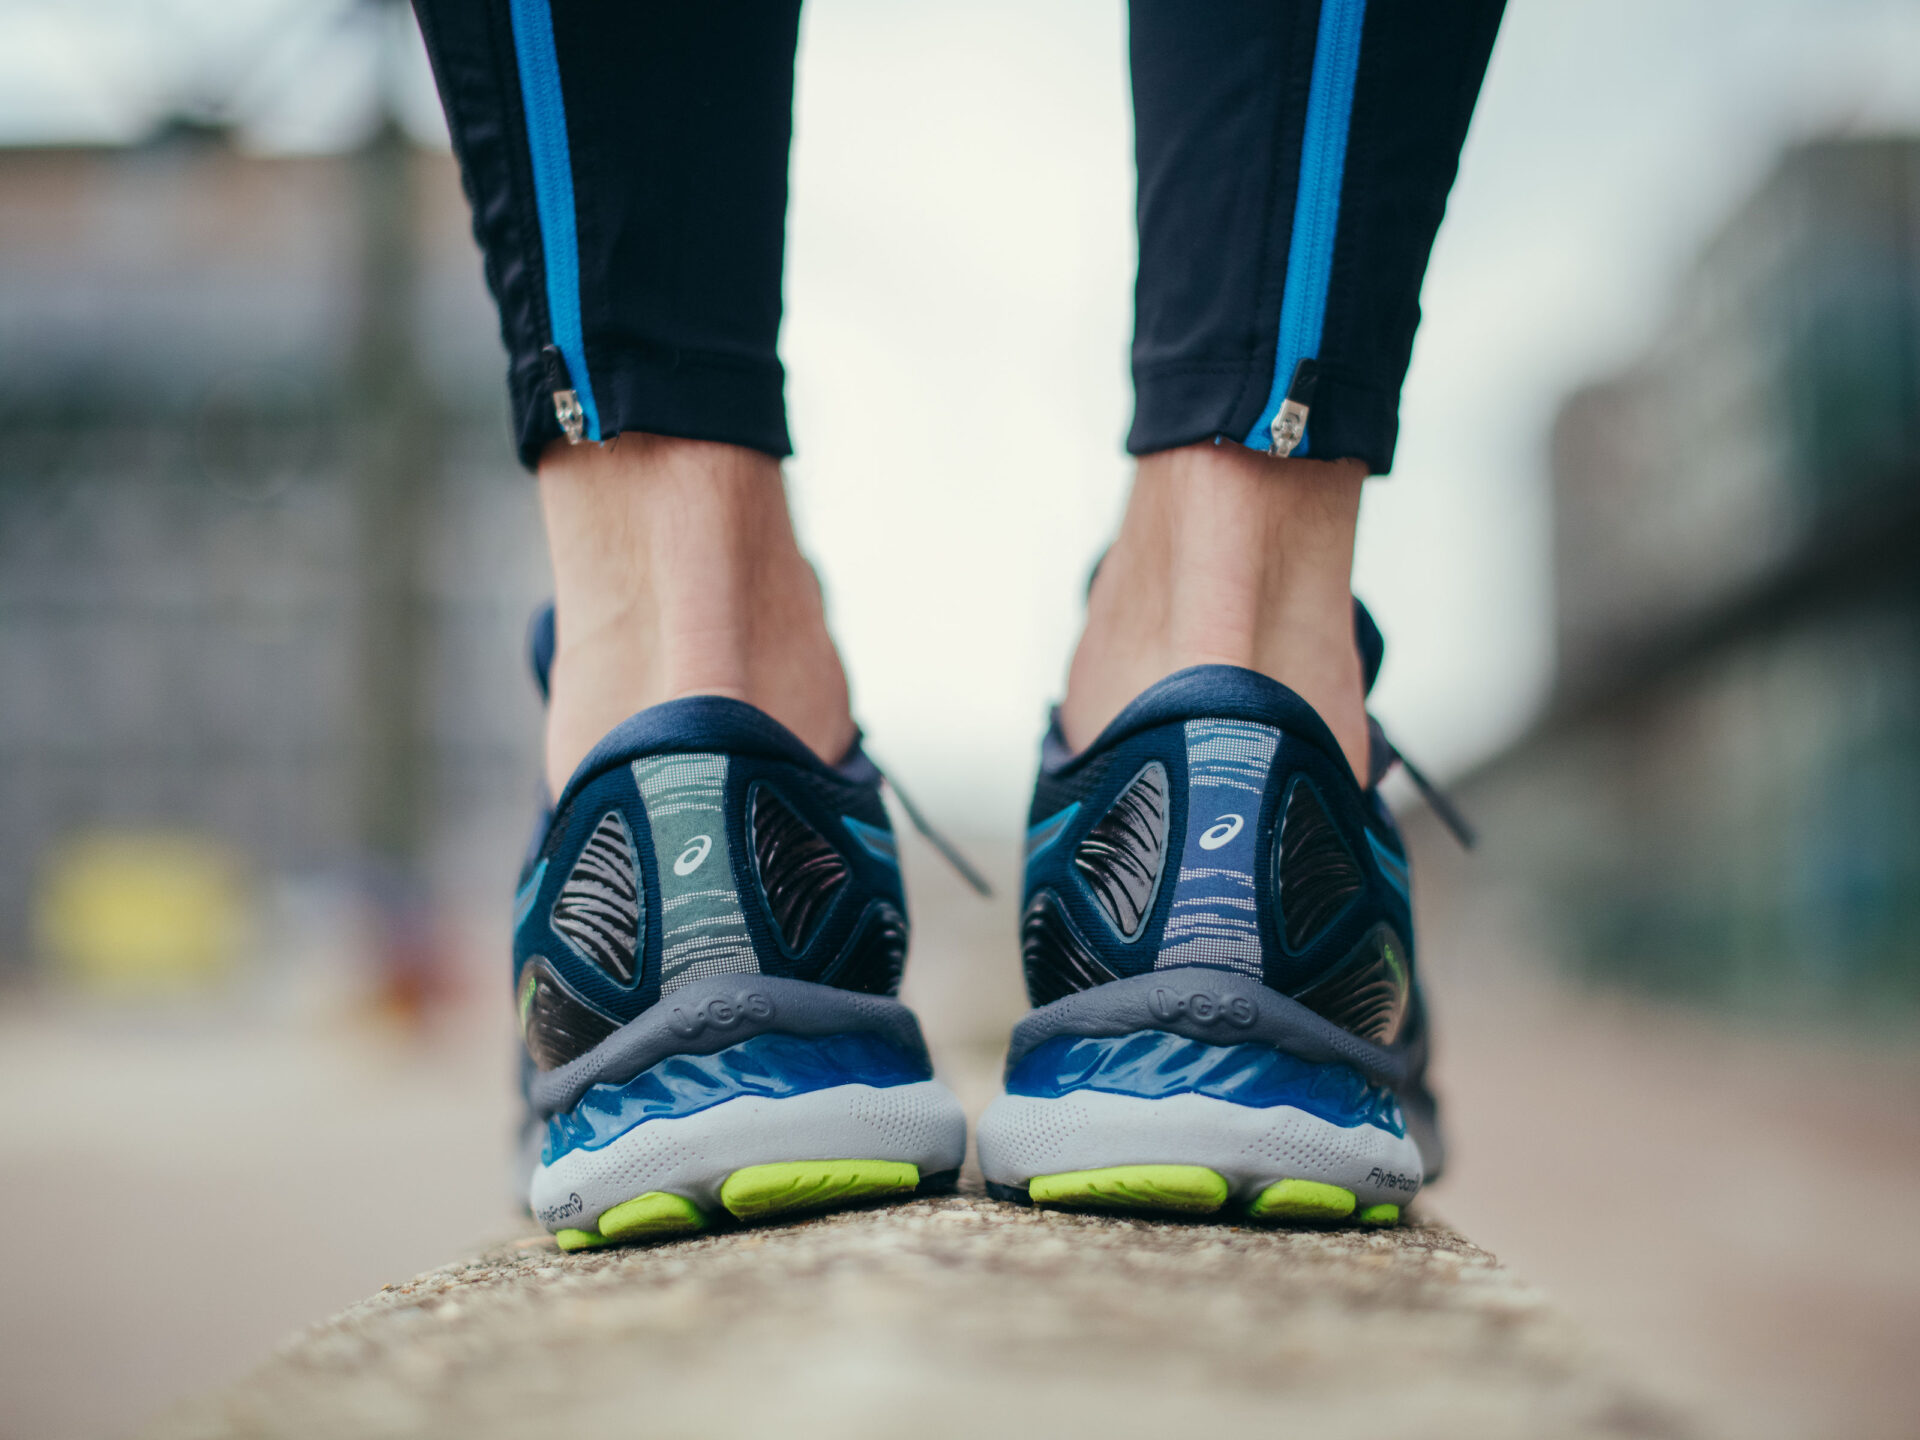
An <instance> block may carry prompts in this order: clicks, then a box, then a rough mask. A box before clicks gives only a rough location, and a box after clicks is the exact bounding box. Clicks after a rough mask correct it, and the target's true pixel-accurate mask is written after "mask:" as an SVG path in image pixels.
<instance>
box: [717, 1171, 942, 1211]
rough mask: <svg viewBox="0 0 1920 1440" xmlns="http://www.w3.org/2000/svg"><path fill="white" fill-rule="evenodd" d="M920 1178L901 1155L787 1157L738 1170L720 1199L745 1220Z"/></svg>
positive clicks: (868, 1195) (904, 1189)
mask: <svg viewBox="0 0 1920 1440" xmlns="http://www.w3.org/2000/svg"><path fill="white" fill-rule="evenodd" d="M919 1183H920V1167H919V1166H917V1165H910V1164H907V1163H906V1162H905V1161H901V1160H786V1161H781V1162H780V1163H778V1164H774V1165H749V1166H748V1167H747V1168H746V1169H744V1170H736V1171H734V1172H733V1174H731V1175H729V1176H728V1177H727V1179H726V1183H725V1184H723V1185H722V1186H721V1187H720V1203H721V1204H722V1205H724V1206H726V1207H727V1209H728V1210H730V1211H731V1212H732V1213H733V1214H734V1215H735V1216H737V1217H738V1218H740V1219H742V1220H760V1219H765V1218H766V1217H767V1216H770V1215H788V1214H792V1213H793V1212H795V1211H798V1210H819V1209H822V1208H824V1207H826V1206H828V1205H841V1204H845V1203H847V1202H848V1201H853V1200H870V1199H877V1198H878V1197H880V1196H883V1195H899V1194H903V1193H908V1192H911V1191H912V1190H913V1189H914V1188H915V1187H916V1186H918V1185H919Z"/></svg>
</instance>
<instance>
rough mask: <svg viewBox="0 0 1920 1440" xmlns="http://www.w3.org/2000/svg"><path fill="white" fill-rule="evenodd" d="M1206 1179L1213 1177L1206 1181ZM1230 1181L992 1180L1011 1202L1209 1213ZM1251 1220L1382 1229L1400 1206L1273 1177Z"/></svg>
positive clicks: (1143, 1174) (1190, 1172)
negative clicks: (1023, 1182)
mask: <svg viewBox="0 0 1920 1440" xmlns="http://www.w3.org/2000/svg"><path fill="white" fill-rule="evenodd" d="M1202 1177H1211V1179H1203V1178H1202ZM1227 1191H1228V1187H1227V1182H1226V1180H1225V1179H1224V1178H1223V1177H1222V1176H1220V1175H1219V1174H1218V1173H1217V1172H1216V1171H1213V1170H1209V1169H1207V1168H1206V1167H1204V1166H1200V1165H1115V1166H1111V1167H1109V1168H1106V1169H1102V1170H1071V1171H1066V1172H1064V1173H1062V1174H1058V1175H1036V1176H1034V1177H1033V1179H1032V1181H1031V1182H1030V1183H1029V1185H1028V1186H1027V1187H1026V1188H1022V1187H1021V1186H1018V1185H1001V1184H999V1183H997V1182H995V1181H992V1180H989V1181H988V1182H987V1196H988V1198H989V1199H993V1200H1000V1201H1004V1202H1005V1203H1007V1204H1009V1205H1062V1206H1074V1207H1080V1208H1088V1209H1098V1210H1128V1211H1145V1212H1154V1211H1158V1212H1160V1213H1162V1214H1180V1215H1210V1214H1213V1213H1215V1212H1217V1211H1219V1210H1221V1209H1224V1208H1225V1207H1226V1203H1227ZM1246 1214H1247V1218H1248V1219H1251V1220H1259V1221H1264V1222H1269V1223H1279V1224H1295V1225H1337V1224H1340V1223H1341V1222H1343V1221H1347V1220H1352V1221H1354V1222H1356V1223H1358V1224H1361V1225H1370V1226H1375V1227H1385V1226H1390V1225H1398V1224H1399V1223H1400V1207H1399V1206H1398V1205H1395V1204H1392V1203H1387V1202H1383V1203H1381V1204H1377V1205H1368V1206H1365V1207H1359V1206H1358V1197H1356V1196H1355V1195H1354V1193H1353V1192H1352V1191H1351V1190H1347V1189H1344V1188H1342V1187H1341V1186H1339V1185H1327V1184H1323V1183H1322V1182H1320V1181H1318V1180H1276V1181H1275V1182H1274V1183H1273V1184H1271V1185H1269V1186H1267V1188H1266V1189H1264V1190H1262V1191H1261V1192H1260V1194H1259V1195H1258V1196H1256V1197H1255V1198H1254V1200H1253V1202H1252V1203H1251V1204H1249V1205H1248V1206H1247V1207H1246Z"/></svg>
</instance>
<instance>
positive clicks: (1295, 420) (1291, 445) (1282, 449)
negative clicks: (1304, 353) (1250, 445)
mask: <svg viewBox="0 0 1920 1440" xmlns="http://www.w3.org/2000/svg"><path fill="white" fill-rule="evenodd" d="M1319 378H1320V367H1319V366H1318V365H1316V364H1315V363H1314V362H1313V361H1311V360H1302V361H1301V362H1300V363H1299V364H1298V365H1295V366H1294V367H1293V378H1292V379H1291V380H1289V381H1288V382H1287V396H1286V398H1285V399H1284V400H1282V401H1281V402H1280V409H1279V410H1278V411H1276V412H1275V414H1274V417H1273V429H1272V434H1273V443H1272V444H1271V445H1269V446H1268V447H1267V453H1268V454H1269V455H1271V456H1273V457H1274V459H1276V460H1284V459H1286V458H1287V457H1288V456H1289V455H1291V454H1293V452H1294V450H1295V449H1296V448H1297V447H1298V446H1299V444H1300V442H1301V441H1302V440H1304V439H1306V436H1307V413H1308V411H1309V410H1311V409H1312V407H1313V387H1314V382H1315V381H1317V380H1318V379H1319Z"/></svg>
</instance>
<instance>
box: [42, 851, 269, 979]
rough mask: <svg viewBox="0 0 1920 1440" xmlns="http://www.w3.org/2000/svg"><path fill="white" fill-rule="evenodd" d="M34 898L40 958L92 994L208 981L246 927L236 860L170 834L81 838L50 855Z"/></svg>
mask: <svg viewBox="0 0 1920 1440" xmlns="http://www.w3.org/2000/svg"><path fill="white" fill-rule="evenodd" d="M35 898H36V904H35V920H36V926H35V928H36V930H37V932H38V938H39V942H40V947H41V949H42V951H43V953H44V954H45V956H46V958H47V959H48V960H49V961H50V962H51V963H52V965H53V967H54V969H55V970H56V972H58V973H60V974H62V975H64V976H66V977H68V978H70V979H72V980H75V981H78V982H79V983H81V984H84V985H86V986H88V987H89V988H91V989H95V990H100V991H109V992H121V993H128V994H134V993H139V994H150V993H159V992H169V991H180V990H186V989H192V988H196V987H199V986H202V985H206V984H210V983H212V982H213V981H215V980H217V979H219V978H220V977H221V976H222V975H224V974H225V972H226V971H227V970H228V969H229V968H230V967H231V966H232V964H233V962H234V959H235V957H236V956H237V954H238V952H239V949H240V945H241V942H242V939H243V936H244V932H245V928H246V910H247V906H246V894H245V887H244V884H243V882H242V878H241V868H240V865H239V862H238V859H237V857H236V856H235V855H234V853H233V852H232V851H231V850H230V849H228V848H227V847H226V846H224V845H220V844H218V843H217V842H214V841H212V840H208V839H206V838H205V837H203V836H199V835H193V834H189V833H184V832H177V831H149V832H134V831H127V832H96V833H94V834H90V835H84V836H81V837H79V838H78V839H76V840H74V841H71V842H70V843H68V844H66V845H63V846H62V847H60V848H59V850H57V851H56V852H55V854H54V855H53V857H52V860H51V863H50V864H49V865H48V867H47V869H46V871H45V872H44V874H43V876H42V880H41V886H40V891H39V894H38V895H37V896H36V897H35Z"/></svg>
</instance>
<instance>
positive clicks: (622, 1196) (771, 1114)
mask: <svg viewBox="0 0 1920 1440" xmlns="http://www.w3.org/2000/svg"><path fill="white" fill-rule="evenodd" d="M966 1150H967V1119H966V1115H965V1113H964V1112H963V1111H962V1110H961V1109H960V1102H959V1101H958V1100H956V1099H954V1097H953V1093H952V1092H951V1091H950V1090H948V1089H947V1087H946V1086H944V1085H942V1084H941V1083H940V1082H939V1081H938V1080H921V1081H917V1082H915V1083H913V1084H910V1085H886V1086H873V1085H835V1086H833V1087H832V1088H830V1089H826V1090H814V1091H811V1092H810V1093H808V1094H805V1095H788V1096H784V1097H781V1098H779V1099H770V1098H768V1097H766V1096H761V1095H742V1096H740V1097H738V1098H737V1099H733V1100H727V1101H724V1102H723V1103H721V1104H719V1105H715V1106H713V1107H712V1108H710V1109H707V1110H702V1111H700V1112H699V1113H698V1114H694V1115H687V1116H684V1117H682V1118H680V1119H677V1120H648V1121H645V1122H643V1123H641V1124H639V1125H636V1126H634V1127H633V1129H631V1130H629V1131H627V1133H626V1134H624V1135H622V1136H620V1137H619V1138H618V1139H615V1140H612V1141H609V1142H608V1143H607V1144H605V1145H603V1146H601V1147H600V1148H599V1149H597V1150H571V1151H569V1152H568V1153H567V1154H565V1155H562V1156H561V1157H560V1158H559V1159H557V1160H555V1161H554V1162H553V1163H552V1164H551V1165H544V1164H543V1165H540V1166H538V1167H537V1168H536V1169H535V1170H534V1172H533V1187H532V1193H531V1196H530V1203H531V1204H532V1207H533V1213H534V1215H535V1217H536V1218H538V1219H539V1221H540V1223H541V1224H543V1225H545V1226H546V1227H547V1229H549V1230H555V1231H557V1230H563V1229H576V1230H591V1229H594V1228H596V1227H597V1226H598V1224H599V1220H600V1215H601V1212H602V1211H604V1210H607V1209H609V1208H610V1207H612V1206H614V1205H620V1204H624V1203H625V1202H626V1201H628V1200H632V1199H634V1198H636V1197H637V1196H641V1195H647V1194H651V1193H652V1192H654V1191H656V1190H665V1191H668V1192H670V1193H672V1194H675V1195H683V1196H685V1197H686V1198H687V1199H689V1200H691V1201H693V1203H694V1204H696V1205H698V1206H699V1207H700V1208H701V1209H703V1210H711V1209H713V1208H714V1207H716V1206H717V1205H718V1204H719V1203H720V1186H721V1185H722V1184H723V1183H724V1182H725V1181H726V1178H727V1177H728V1176H729V1175H731V1174H732V1173H733V1172H734V1171H736V1170H741V1169H744V1168H746V1167H747V1166H749V1165H766V1164H771V1163H773V1162H776V1161H781V1160H898V1161H906V1162H907V1163H909V1164H912V1165H917V1166H918V1167H919V1168H920V1174H921V1177H922V1178H923V1179H924V1178H925V1177H926V1176H929V1175H938V1174H942V1173H943V1172H945V1171H948V1170H957V1169H959V1168H960V1161H961V1159H962V1158H963V1157H964V1156H965V1155H966Z"/></svg>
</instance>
